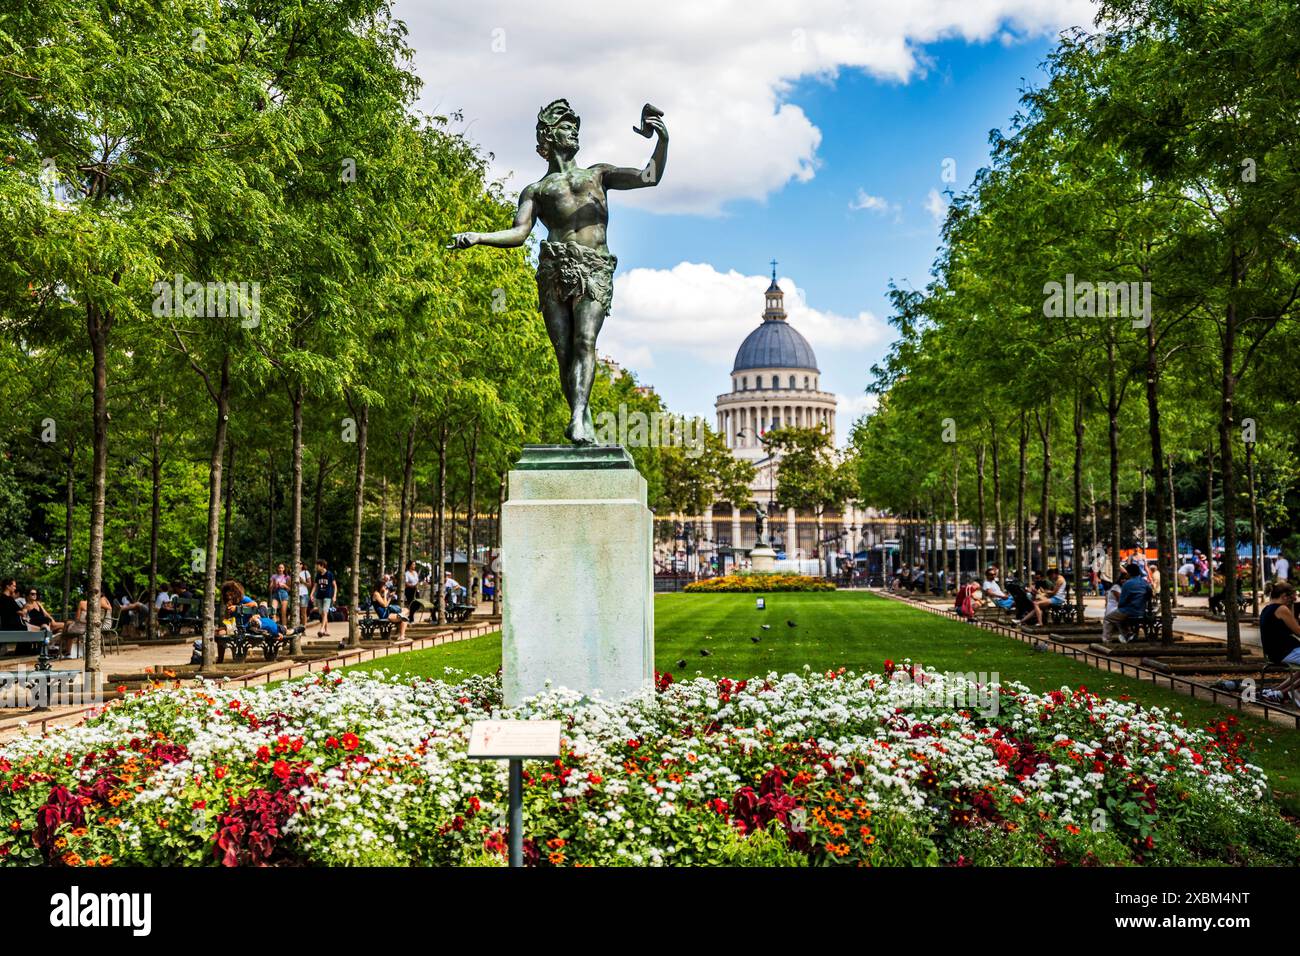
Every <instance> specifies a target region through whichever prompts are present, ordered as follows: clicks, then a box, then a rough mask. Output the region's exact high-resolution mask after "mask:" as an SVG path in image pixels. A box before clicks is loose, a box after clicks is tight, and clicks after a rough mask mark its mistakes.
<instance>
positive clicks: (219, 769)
mask: <svg viewBox="0 0 1300 956" xmlns="http://www.w3.org/2000/svg"><path fill="white" fill-rule="evenodd" d="M212 775H213V776H214V777H216V778H217V779H218V780H221V779H222V778H223V777H225V775H226V768H225V767H223V766H221V765H220V764H218V765H217V766H216V768H215V769H214V770H213V771H212Z"/></svg>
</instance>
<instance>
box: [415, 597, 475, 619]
mask: <svg viewBox="0 0 1300 956" xmlns="http://www.w3.org/2000/svg"><path fill="white" fill-rule="evenodd" d="M442 597H443V596H442V595H441V594H438V595H434V598H433V605H432V606H431V607H430V608H429V620H430V622H436V621H437V620H438V607H439V605H440V604H441V602H442ZM474 607H475V606H474V605H473V604H471V603H469V602H467V601H462V600H461V599H460V595H459V594H456V595H452V597H451V599H450V600H449V601H448V602H447V613H446V614H445V615H444V617H445V620H446V621H447V622H448V623H451V624H459V623H461V622H463V621H466V620H468V619H469V616H470V615H471V614H473V613H474ZM411 619H412V620H414V619H415V612H414V611H412V612H411Z"/></svg>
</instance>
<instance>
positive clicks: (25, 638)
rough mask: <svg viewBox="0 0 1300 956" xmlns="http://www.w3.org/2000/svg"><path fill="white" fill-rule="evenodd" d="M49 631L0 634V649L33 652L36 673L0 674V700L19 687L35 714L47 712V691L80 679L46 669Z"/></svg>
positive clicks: (0, 672) (6, 672) (70, 673)
mask: <svg viewBox="0 0 1300 956" xmlns="http://www.w3.org/2000/svg"><path fill="white" fill-rule="evenodd" d="M50 637H51V634H50V631H49V630H48V629H42V630H39V631H0V645H4V644H19V645H30V646H32V647H34V648H35V649H36V669H35V670H30V671H0V700H3V699H4V698H5V697H6V696H7V695H8V693H9V690H10V689H11V688H17V687H22V688H24V689H26V690H28V691H30V692H31V696H32V701H33V705H34V707H35V709H36V710H48V709H49V704H50V688H51V687H56V686H59V685H63V684H71V683H73V682H75V681H76V680H77V678H78V677H79V676H80V672H79V671H56V670H51V669H50Z"/></svg>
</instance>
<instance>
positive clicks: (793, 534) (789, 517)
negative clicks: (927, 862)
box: [785, 508, 799, 558]
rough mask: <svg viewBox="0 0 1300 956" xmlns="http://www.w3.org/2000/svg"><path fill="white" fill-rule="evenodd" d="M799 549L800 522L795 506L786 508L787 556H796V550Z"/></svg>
mask: <svg viewBox="0 0 1300 956" xmlns="http://www.w3.org/2000/svg"><path fill="white" fill-rule="evenodd" d="M798 550H799V523H798V516H797V515H796V514H795V510H794V509H793V508H786V509H785V556H786V557H787V558H793V557H795V552H797V551H798Z"/></svg>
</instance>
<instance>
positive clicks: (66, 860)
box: [62, 853, 81, 866]
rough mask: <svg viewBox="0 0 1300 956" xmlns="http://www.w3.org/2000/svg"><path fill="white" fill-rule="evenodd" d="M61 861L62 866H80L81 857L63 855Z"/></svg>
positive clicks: (71, 854) (69, 854) (68, 854)
mask: <svg viewBox="0 0 1300 956" xmlns="http://www.w3.org/2000/svg"><path fill="white" fill-rule="evenodd" d="M62 859H63V865H64V866H81V857H79V856H77V854H75V853H65V854H63V857H62Z"/></svg>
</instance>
